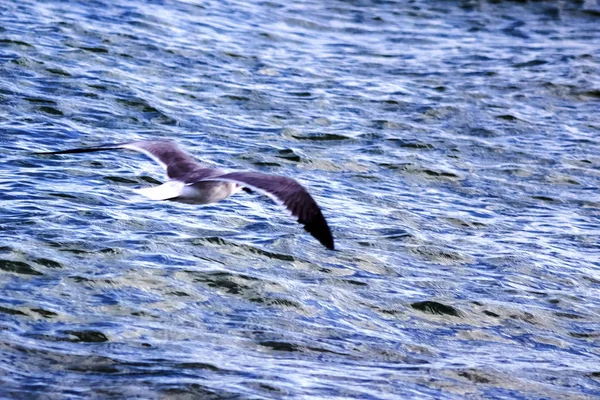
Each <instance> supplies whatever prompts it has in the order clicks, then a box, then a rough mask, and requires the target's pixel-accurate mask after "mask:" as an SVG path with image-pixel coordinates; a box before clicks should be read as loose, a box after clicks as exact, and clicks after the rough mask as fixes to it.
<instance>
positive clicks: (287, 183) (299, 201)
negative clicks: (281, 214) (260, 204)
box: [198, 171, 334, 250]
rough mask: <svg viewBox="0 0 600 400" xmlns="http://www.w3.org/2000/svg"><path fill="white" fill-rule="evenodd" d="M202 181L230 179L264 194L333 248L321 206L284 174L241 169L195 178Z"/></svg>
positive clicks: (229, 180) (319, 239)
mask: <svg viewBox="0 0 600 400" xmlns="http://www.w3.org/2000/svg"><path fill="white" fill-rule="evenodd" d="M203 181H223V182H233V183H236V184H238V185H240V186H243V187H247V188H250V189H253V190H256V191H258V192H261V193H263V194H265V195H267V196H268V197H270V198H271V199H272V200H274V201H275V202H276V203H279V204H282V205H283V206H284V207H285V208H287V209H288V211H290V212H291V213H292V215H293V216H294V217H296V218H298V222H299V223H301V224H303V225H304V229H306V231H307V232H308V233H310V234H311V235H313V236H314V237H315V238H316V239H317V240H318V241H319V242H321V244H323V246H325V247H327V248H328V249H331V250H333V249H334V243H333V236H332V235H331V230H330V229H329V225H327V221H326V220H325V217H324V216H323V213H322V212H321V209H320V208H319V206H318V204H317V202H316V201H315V199H313V197H312V196H311V195H310V194H309V193H308V191H307V190H306V189H305V188H304V187H303V186H302V185H300V184H299V183H298V182H296V181H295V180H293V179H291V178H286V177H284V176H278V175H268V174H262V173H259V172H247V171H243V172H231V173H228V174H223V175H219V176H216V177H212V178H207V179H203V180H201V181H199V182H203ZM199 182H198V183H199Z"/></svg>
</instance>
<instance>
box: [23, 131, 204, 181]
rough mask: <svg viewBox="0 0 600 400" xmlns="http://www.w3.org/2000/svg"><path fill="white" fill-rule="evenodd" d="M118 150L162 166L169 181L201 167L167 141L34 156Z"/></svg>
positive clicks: (113, 145)
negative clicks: (126, 151) (143, 155)
mask: <svg viewBox="0 0 600 400" xmlns="http://www.w3.org/2000/svg"><path fill="white" fill-rule="evenodd" d="M120 149H126V150H134V151H138V152H140V153H143V154H145V155H146V156H148V157H150V158H151V159H152V160H154V161H155V162H157V163H158V164H159V165H160V166H162V167H163V168H164V169H165V170H166V171H167V176H168V177H169V178H171V179H178V178H179V177H181V176H182V175H183V174H184V173H187V172H189V171H190V170H193V169H197V168H198V167H201V165H200V164H199V163H198V162H197V161H196V160H195V159H194V158H193V157H192V156H190V155H189V154H187V153H186V152H185V151H184V150H182V149H181V148H180V147H179V146H178V145H177V144H176V143H174V142H171V141H168V140H143V141H139V142H129V143H115V144H103V145H100V146H94V147H80V148H77V149H69V150H60V151H49V152H43V153H35V154H74V153H93V152H97V151H110V150H120Z"/></svg>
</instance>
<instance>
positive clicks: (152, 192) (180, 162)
mask: <svg viewBox="0 0 600 400" xmlns="http://www.w3.org/2000/svg"><path fill="white" fill-rule="evenodd" d="M118 149H128V150H134V151H138V152H141V153H143V154H145V155H147V156H148V157H150V158H152V159H153V160H154V161H156V162H157V163H158V164H160V165H161V166H162V167H163V168H165V170H166V172H167V177H168V178H169V180H168V181H167V182H165V183H163V184H162V185H159V186H154V187H150V188H142V189H137V190H136V191H137V192H138V193H140V194H142V195H144V196H145V197H148V198H150V199H152V200H169V201H177V202H181V203H188V204H209V203H215V202H218V201H221V200H223V199H225V198H227V197H229V196H231V195H232V194H234V193H236V192H238V191H240V190H242V189H251V190H256V191H258V192H261V193H263V194H265V195H267V196H268V197H270V198H271V199H272V200H274V201H275V202H277V203H279V204H281V205H283V206H284V207H286V208H287V210H288V211H290V212H291V214H292V215H293V216H294V217H296V218H298V222H299V223H301V224H303V225H304V228H305V229H306V230H307V231H308V232H309V233H310V234H311V235H313V236H314V237H315V238H316V239H317V240H319V242H321V244H323V245H324V246H325V247H327V248H328V249H332V250H333V248H334V242H333V236H332V235H331V231H330V229H329V226H328V225H327V221H326V220H325V217H323V214H322V212H321V209H320V208H319V206H318V205H317V203H316V202H315V200H314V199H313V198H312V196H311V195H310V194H309V193H308V191H307V190H306V189H305V188H304V187H303V186H302V185H300V184H299V183H298V182H296V181H295V180H293V179H291V178H286V177H283V176H278V175H269V174H263V173H260V172H250V171H241V172H226V171H224V170H222V169H219V168H207V167H205V166H203V165H202V164H200V163H199V162H198V161H196V160H195V159H194V158H192V157H191V156H190V155H189V154H187V153H186V152H185V151H183V150H182V149H180V148H179V146H177V145H176V144H175V143H173V142H170V141H139V142H131V143H121V144H107V145H101V146H97V147H84V148H78V149H70V150H62V151H53V152H45V153H38V154H71V153H89V152H96V151H108V150H118Z"/></svg>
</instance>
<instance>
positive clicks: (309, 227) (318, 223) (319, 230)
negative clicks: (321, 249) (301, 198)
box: [298, 214, 335, 250]
mask: <svg viewBox="0 0 600 400" xmlns="http://www.w3.org/2000/svg"><path fill="white" fill-rule="evenodd" d="M298 222H300V223H302V221H300V220H299V221H298ZM304 229H305V230H306V231H307V232H308V233H310V234H311V235H312V236H313V237H314V238H315V239H317V240H318V241H319V242H320V243H321V244H322V245H323V246H325V247H326V248H328V249H329V250H335V245H334V243H333V235H331V230H330V229H329V225H327V221H326V220H325V218H324V217H323V215H322V214H321V215H320V216H319V217H318V218H317V219H316V220H314V221H312V222H311V223H308V224H305V225H304Z"/></svg>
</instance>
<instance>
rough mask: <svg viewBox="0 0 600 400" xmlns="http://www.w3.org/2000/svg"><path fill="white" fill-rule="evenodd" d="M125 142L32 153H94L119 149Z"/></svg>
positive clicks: (46, 154)
mask: <svg viewBox="0 0 600 400" xmlns="http://www.w3.org/2000/svg"><path fill="white" fill-rule="evenodd" d="M124 144H126V143H119V144H105V145H101V146H94V147H80V148H77V149H68V150H58V151H41V152H35V153H32V154H34V155H42V156H49V155H54V154H77V153H93V152H96V151H108V150H118V149H120V148H121V146H122V145H124Z"/></svg>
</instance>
